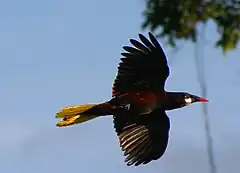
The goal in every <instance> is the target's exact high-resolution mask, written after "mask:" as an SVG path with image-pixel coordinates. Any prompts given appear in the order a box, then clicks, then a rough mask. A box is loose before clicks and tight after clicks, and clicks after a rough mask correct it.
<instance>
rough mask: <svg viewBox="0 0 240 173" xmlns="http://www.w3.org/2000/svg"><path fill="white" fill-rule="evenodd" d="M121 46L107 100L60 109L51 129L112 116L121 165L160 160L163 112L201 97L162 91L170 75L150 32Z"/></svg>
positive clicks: (165, 134)
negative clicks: (110, 95)
mask: <svg viewBox="0 0 240 173" xmlns="http://www.w3.org/2000/svg"><path fill="white" fill-rule="evenodd" d="M138 36H139V40H137V39H133V38H131V39H130V43H131V44H132V45H131V46H123V47H122V48H123V50H124V52H122V53H121V58H120V62H119V64H118V67H117V75H116V77H115V79H114V81H113V84H112V97H111V98H110V99H109V100H107V101H105V102H101V103H96V104H82V105H74V106H65V107H64V108H62V109H60V111H58V112H57V113H56V118H57V119H60V121H58V122H57V124H56V126H57V127H66V126H71V125H76V124H80V123H83V122H86V121H89V120H92V119H95V118H98V117H103V116H112V118H113V126H114V129H115V132H116V135H117V137H118V141H119V145H120V148H121V149H122V152H123V155H124V158H125V161H124V162H125V163H126V165H127V166H132V165H134V166H139V165H146V164H148V163H150V162H152V161H154V160H155V161H156V160H158V159H160V158H161V157H162V156H163V155H164V153H165V152H166V149H167V146H168V142H169V135H170V134H169V133H170V132H169V130H170V120H169V117H168V116H167V114H166V112H167V111H169V110H174V109H179V108H182V107H185V106H189V105H191V104H193V103H197V102H208V100H207V99H205V98H203V97H199V96H196V95H193V94H190V93H188V92H172V91H167V90H166V89H165V83H166V80H167V78H168V76H169V75H170V70H169V66H168V62H167V56H166V53H165V52H164V49H163V48H162V46H161V45H160V43H159V42H158V41H157V39H156V37H155V36H154V35H153V33H151V32H148V36H149V38H147V37H146V36H144V35H143V34H140V33H139V34H138Z"/></svg>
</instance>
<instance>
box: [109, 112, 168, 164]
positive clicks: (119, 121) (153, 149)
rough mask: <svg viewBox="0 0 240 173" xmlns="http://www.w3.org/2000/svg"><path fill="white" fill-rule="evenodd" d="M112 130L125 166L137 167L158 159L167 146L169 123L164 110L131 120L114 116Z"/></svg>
mask: <svg viewBox="0 0 240 173" xmlns="http://www.w3.org/2000/svg"><path fill="white" fill-rule="evenodd" d="M113 122H114V128H115V130H116V133H117V135H118V137H119V143H120V146H121V148H122V150H123V151H124V156H126V159H125V162H127V165H128V166H130V165H133V164H134V165H135V166H138V165H140V164H147V163H149V162H151V161H152V160H157V159H159V158H160V157H161V156H162V155H163V154H164V152H165V150H166V148H167V144H168V137H169V136H168V135H169V129H170V121H169V118H168V116H167V115H166V113H165V111H164V110H161V109H156V110H155V111H153V112H152V113H150V114H146V115H141V116H137V117H135V118H133V116H128V115H127V114H126V115H124V114H120V115H114V120H113Z"/></svg>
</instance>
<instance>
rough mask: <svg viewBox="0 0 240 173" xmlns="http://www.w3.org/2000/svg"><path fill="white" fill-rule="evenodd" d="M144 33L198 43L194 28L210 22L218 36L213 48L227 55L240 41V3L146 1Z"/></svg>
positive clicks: (220, 0) (170, 40) (225, 0)
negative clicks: (145, 31)
mask: <svg viewBox="0 0 240 173" xmlns="http://www.w3.org/2000/svg"><path fill="white" fill-rule="evenodd" d="M143 14H144V17H145V19H144V20H145V21H144V23H143V25H142V27H143V29H145V28H147V27H149V28H150V30H152V31H155V30H158V31H159V33H158V34H157V37H167V39H168V43H169V44H170V45H171V46H172V47H175V46H176V40H179V39H185V40H191V41H193V42H196V41H197V35H198V31H197V25H198V24H199V23H206V22H207V21H208V20H212V21H214V22H215V23H216V25H217V28H218V32H219V34H220V38H219V40H217V41H216V46H217V47H220V48H222V50H223V52H224V53H225V52H227V51H230V50H233V49H235V48H236V46H237V43H238V41H239V40H240V1H239V0H214V1H207V0H146V9H145V11H144V13H143Z"/></svg>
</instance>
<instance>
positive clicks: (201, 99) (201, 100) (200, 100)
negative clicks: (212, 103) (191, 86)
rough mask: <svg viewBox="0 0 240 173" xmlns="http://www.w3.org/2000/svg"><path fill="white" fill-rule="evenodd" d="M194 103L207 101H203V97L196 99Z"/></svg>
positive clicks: (206, 100) (205, 100)
mask: <svg viewBox="0 0 240 173" xmlns="http://www.w3.org/2000/svg"><path fill="white" fill-rule="evenodd" d="M196 101H197V102H208V99H205V98H203V97H198V99H197V100H196Z"/></svg>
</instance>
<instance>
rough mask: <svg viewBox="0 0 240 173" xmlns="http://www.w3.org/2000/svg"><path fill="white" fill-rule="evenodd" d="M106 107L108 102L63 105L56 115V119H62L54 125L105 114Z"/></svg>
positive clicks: (68, 124)
mask: <svg viewBox="0 0 240 173" xmlns="http://www.w3.org/2000/svg"><path fill="white" fill-rule="evenodd" d="M106 108H107V109H106ZM108 109H109V105H108V103H101V104H85V105H78V106H68V107H64V108H63V109H61V110H60V111H59V112H58V113H57V115H56V118H57V119H59V118H62V120H60V121H59V122H58V123H57V124H56V126H58V127H65V126H70V125H74V124H79V123H83V122H85V121H89V120H92V119H94V118H97V117H99V116H101V115H107V114H108Z"/></svg>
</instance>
